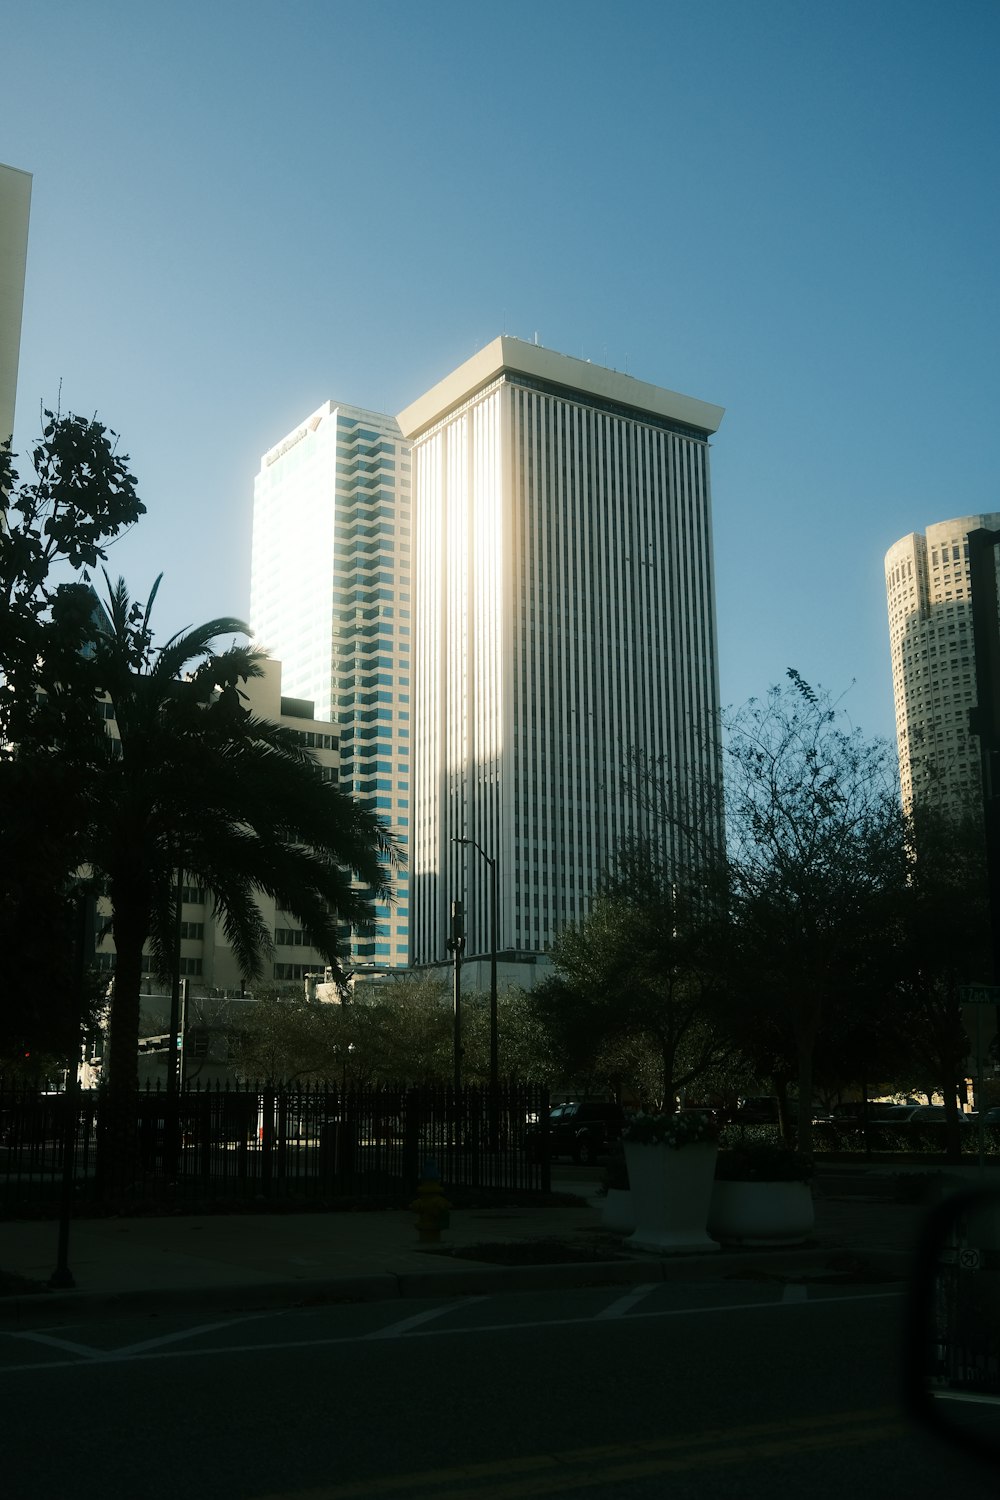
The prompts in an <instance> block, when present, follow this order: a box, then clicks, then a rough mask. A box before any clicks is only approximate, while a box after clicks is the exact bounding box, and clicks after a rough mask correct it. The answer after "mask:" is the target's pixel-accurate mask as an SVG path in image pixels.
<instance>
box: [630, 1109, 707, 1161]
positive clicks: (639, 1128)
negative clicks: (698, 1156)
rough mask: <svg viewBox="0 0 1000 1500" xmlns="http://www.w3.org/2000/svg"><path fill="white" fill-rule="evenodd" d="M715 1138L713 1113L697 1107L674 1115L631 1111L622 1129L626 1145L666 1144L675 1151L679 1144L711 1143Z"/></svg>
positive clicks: (696, 1144)
mask: <svg viewBox="0 0 1000 1500" xmlns="http://www.w3.org/2000/svg"><path fill="white" fill-rule="evenodd" d="M718 1139H719V1130H718V1126H717V1125H716V1123H715V1121H714V1119H713V1118H712V1116H711V1115H710V1114H709V1113H708V1112H707V1111H703V1110H697V1109H687V1110H682V1111H681V1112H680V1114H676V1115H643V1114H638V1115H633V1116H632V1118H631V1119H630V1120H629V1121H628V1124H627V1125H626V1126H625V1129H624V1130H623V1131H622V1140H623V1141H624V1142H625V1144H626V1145H629V1146H669V1147H670V1148H671V1150H674V1151H676V1150H679V1149H680V1147H681V1146H698V1145H704V1144H709V1145H713V1146H714V1145H715V1144H716V1142H717V1141H718Z"/></svg>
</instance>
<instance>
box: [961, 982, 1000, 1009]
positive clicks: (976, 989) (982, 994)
mask: <svg viewBox="0 0 1000 1500" xmlns="http://www.w3.org/2000/svg"><path fill="white" fill-rule="evenodd" d="M958 999H959V1003H960V1004H961V1005H1000V984H962V985H959V989H958Z"/></svg>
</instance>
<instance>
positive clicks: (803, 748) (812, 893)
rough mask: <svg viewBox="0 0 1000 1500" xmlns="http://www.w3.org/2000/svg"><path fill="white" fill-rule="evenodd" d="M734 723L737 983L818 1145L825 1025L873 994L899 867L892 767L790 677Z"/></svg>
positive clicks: (732, 874)
mask: <svg viewBox="0 0 1000 1500" xmlns="http://www.w3.org/2000/svg"><path fill="white" fill-rule="evenodd" d="M788 677H789V682H788V684H787V685H786V686H785V687H783V688H777V687H776V688H772V690H771V691H770V692H769V694H768V696H767V698H766V699H765V700H764V701H763V702H757V701H753V700H752V701H751V702H750V703H748V704H747V705H746V706H745V707H744V708H743V709H742V710H740V711H739V712H738V713H737V714H735V715H732V716H731V717H730V718H729V719H728V721H727V723H726V738H725V762H726V800H727V835H728V840H727V859H726V872H727V879H728V887H729V902H730V912H731V918H732V922H733V927H734V934H733V937H734V942H733V949H732V951H733V953H734V955H738V966H737V969H736V971H735V975H734V977H735V979H736V981H737V983H738V985H739V988H740V989H741V990H742V992H743V994H744V996H745V997H746V1002H747V1004H748V1005H749V1006H750V1009H751V1013H753V1011H755V1010H757V1011H759V1010H760V1009H761V1008H762V1006H763V1007H766V1009H767V1011H768V1012H769V1013H770V1015H771V1017H773V1019H774V1021H775V1022H776V1023H777V1028H778V1030H779V1033H780V1032H782V1031H783V1032H784V1033H785V1035H788V1036H790V1038H791V1042H792V1046H793V1048H794V1058H795V1068H796V1082H797V1085H798V1144H799V1147H800V1149H802V1150H804V1151H808V1150H809V1149H810V1148H811V1144H812V1102H813V1087H814V1082H815V1076H816V1069H815V1058H816V1053H817V1048H818V1046H819V1045H820V1044H821V1040H822V1037H823V1032H824V1027H825V1026H830V1027H831V1028H832V1027H836V1026H838V1025H839V1024H841V1021H842V1017H843V1015H844V1014H845V1011H846V1012H848V1013H851V1014H854V1015H857V1014H858V1013H859V1011H860V1009H861V1007H862V1006H863V1005H865V1004H866V1003H871V1002H872V1001H873V1000H874V998H875V997H874V994H873V985H872V979H873V976H872V970H871V958H872V955H873V953H875V952H876V949H877V944H878V943H879V941H880V938H881V936H882V933H883V932H884V927H885V923H886V920H887V918H888V911H889V905H888V903H889V899H890V894H891V892H892V891H893V889H894V883H895V880H896V876H897V872H898V860H899V849H900V841H901V813H900V809H899V802H898V796H897V792H896V785H895V777H894V768H893V762H892V759H891V756H890V752H889V748H888V746H886V745H885V744H884V743H883V742H882V741H879V740H868V739H866V738H865V737H864V736H863V735H862V734H861V732H860V731H859V730H857V729H856V728H854V727H853V726H852V725H850V724H849V722H848V721H847V720H846V716H845V715H844V714H843V713H842V712H841V711H839V710H838V708H837V706H836V705H835V704H834V703H833V702H832V701H831V699H830V698H829V695H827V694H825V693H822V692H817V691H815V690H814V689H813V688H812V687H810V685H809V684H808V683H807V682H805V681H804V679H803V678H802V677H801V676H800V675H799V674H798V673H797V672H795V671H794V670H790V671H789V673H788Z"/></svg>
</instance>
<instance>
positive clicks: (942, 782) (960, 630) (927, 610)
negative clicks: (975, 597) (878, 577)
mask: <svg viewBox="0 0 1000 1500" xmlns="http://www.w3.org/2000/svg"><path fill="white" fill-rule="evenodd" d="M980 527H982V528H984V529H985V530H987V531H997V530H1000V513H997V512H996V511H993V512H990V513H987V514H982V515H975V516H958V517H956V519H955V520H953V521H939V522H938V523H937V524H936V525H934V526H928V528H927V530H926V532H920V531H911V532H910V534H909V535H908V536H904V537H902V538H900V540H899V541H898V542H896V543H895V544H894V545H893V546H892V547H890V548H889V550H888V552H887V553H886V555H885V590H886V602H887V604H888V609H889V646H890V650H891V653H892V689H893V696H894V699H895V705H896V741H897V745H898V748H899V782H900V791H901V793H902V798H903V806H904V807H905V808H907V809H908V808H909V807H910V806H911V805H912V802H913V800H914V798H915V797H916V798H924V799H925V800H927V801H929V802H932V803H933V804H934V805H936V806H938V807H941V808H943V809H945V810H951V811H955V812H958V811H960V810H961V808H962V807H963V806H965V805H967V804H968V801H969V798H970V795H973V794H975V792H976V789H977V788H978V787H979V784H980V765H979V754H980V752H979V740H978V738H977V737H976V736H974V735H972V734H970V733H969V709H970V708H973V707H974V706H975V703H976V657H975V643H974V639H973V633H972V603H971V591H970V587H969V546H968V537H969V532H970V531H977V530H978V529H979V528H980Z"/></svg>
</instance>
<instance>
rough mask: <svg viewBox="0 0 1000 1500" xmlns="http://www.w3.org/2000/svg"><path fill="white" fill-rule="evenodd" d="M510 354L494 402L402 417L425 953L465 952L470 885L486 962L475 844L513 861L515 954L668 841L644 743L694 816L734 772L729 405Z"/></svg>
mask: <svg viewBox="0 0 1000 1500" xmlns="http://www.w3.org/2000/svg"><path fill="white" fill-rule="evenodd" d="M491 350H494V351H495V353H494V357H493V365H494V366H495V367H494V368H491V367H490V361H489V360H488V359H487V360H484V359H483V358H482V357H480V358H479V359H477V361H474V362H472V363H473V365H474V366H475V368H474V370H473V371H472V372H471V373H472V379H473V381H474V382H475V388H474V389H472V390H471V391H468V392H466V393H465V394H464V395H463V393H462V392H461V388H460V383H459V388H458V389H456V388H455V385H454V384H452V385H451V386H450V388H448V387H449V383H448V382H445V383H443V387H442V388H436V393H435V392H432V393H431V396H432V397H434V396H435V394H437V400H438V402H439V403H440V404H444V405H445V407H446V409H445V410H444V412H443V413H441V414H440V415H439V416H438V419H437V420H434V416H435V413H434V405H435V402H434V401H428V400H427V398H425V402H424V403H417V404H416V405H415V407H413V408H410V409H408V411H407V412H406V413H403V414H402V416H401V418H400V422H401V425H402V427H403V430H404V432H407V430H408V425H409V424H414V425H417V426H418V427H419V431H418V432H417V433H415V434H414V437H413V441H414V448H413V456H414V488H415V579H416V598H417V611H418V613H417V621H416V626H417V631H416V643H417V645H416V650H417V656H416V661H415V698H416V703H415V722H416V734H417V739H416V743H415V755H414V763H415V796H414V805H415V809H416V813H415V820H414V827H413V847H412V904H413V913H412V916H413V923H412V925H413V958H414V962H416V963H436V962H442V961H443V960H444V959H445V958H446V956H447V954H446V950H445V946H444V945H445V940H446V938H447V935H448V928H449V913H450V905H451V901H452V899H453V897H456V896H458V897H463V896H464V899H465V902H466V908H467V927H468V951H469V954H470V955H482V954H485V953H486V952H488V949H489V932H488V913H489V884H488V882H489V871H488V868H487V866H486V862H485V861H484V860H482V859H480V858H479V857H478V856H477V855H476V853H475V851H474V850H468V849H466V848H463V847H461V846H459V845H457V844H455V843H454V842H453V840H454V839H456V838H459V837H462V838H468V839H473V840H475V841H476V843H478V844H479V845H480V846H481V848H482V849H483V850H484V851H485V852H486V853H487V854H489V855H490V856H491V857H496V859H497V864H498V873H499V897H500V899H499V933H498V944H497V946H498V949H499V951H500V953H501V955H502V956H503V958H504V959H510V960H516V959H517V958H518V957H521V958H524V957H527V956H529V955H538V954H542V953H544V952H545V951H546V949H547V948H548V947H549V945H550V944H551V941H552V939H553V937H554V936H555V934H556V933H557V932H558V931H559V929H560V928H561V927H563V926H565V925H566V924H567V923H571V922H575V921H578V920H579V919H580V918H582V917H583V916H584V915H585V914H586V912H587V910H588V909H589V901H590V898H591V895H592V893H593V891H594V889H595V887H596V885H597V883H598V880H599V877H600V874H601V872H602V870H603V869H604V868H606V867H607V865H608V863H609V861H610V860H611V858H612V857H613V854H614V851H615V848H616V846H617V844H618V842H619V841H620V839H621V838H622V837H624V836H626V835H629V834H638V835H643V834H646V835H649V834H653V833H654V832H655V833H660V834H662V828H661V829H658V830H657V829H654V828H653V827H652V826H651V820H650V815H649V813H648V811H647V810H645V809H644V807H643V806H642V805H641V799H640V800H636V798H635V797H633V796H630V795H628V794H627V793H626V791H625V790H624V787H623V782H624V779H625V777H626V771H627V763H628V760H629V756H630V754H631V753H633V752H634V751H636V750H638V751H641V752H642V753H643V754H645V755H646V756H649V757H652V758H661V757H662V760H663V763H664V765H665V766H666V767H668V768H669V775H670V777H671V779H672V785H673V787H674V789H675V791H676V794H677V796H678V797H683V798H684V799H685V803H687V802H689V801H690V800H691V799H692V798H696V797H698V796H705V795H706V789H707V788H711V789H712V791H713V794H714V793H717V791H718V787H719V782H720V768H719V764H718V754H717V749H715V748H713V743H714V742H713V736H712V729H713V726H714V724H715V721H716V716H717V711H718V672H717V652H716V638H715V607H714V592H713V575H712V537H711V515H710V493H709V463H708V437H709V435H710V432H712V431H714V430H715V427H717V425H718V420H719V419H720V418H721V415H722V413H721V411H719V409H718V408H715V407H708V406H706V405H704V404H703V403H699V402H694V401H692V400H691V399H690V398H684V397H677V398H675V399H674V401H673V402H671V401H670V400H669V399H667V398H668V397H669V396H670V393H666V392H662V391H657V390H656V388H654V387H649V386H644V385H642V384H641V383H640V382H637V381H634V380H630V379H629V378H628V377H626V376H613V375H612V372H609V371H594V370H593V368H592V367H591V366H588V365H586V364H585V363H584V362H582V361H578V360H571V359H567V358H565V357H564V356H560V355H555V354H552V353H551V352H550V351H545V350H539V349H538V348H537V346H534V345H522V344H520V343H519V342H518V341H516V340H510V339H503V340H498V341H496V345H495V346H491ZM486 354H487V355H488V354H489V351H486ZM525 365H526V366H527V369H525V368H523V366H525ZM519 366H521V368H519ZM463 368H464V367H463ZM457 373H458V375H461V373H462V372H457ZM484 374H485V376H486V378H485V379H483V378H482V377H483V375H484ZM477 375H478V376H479V377H480V378H479V379H478V381H477V380H476V379H475V377H476V376H477ZM454 380H455V377H453V378H452V381H453V382H454ZM581 380H584V381H587V383H588V385H590V386H591V387H594V386H596V387H598V389H597V390H595V389H583V390H581V389H579V388H574V387H575V386H576V383H577V382H579V381H581ZM470 383H471V382H470ZM651 393H655V398H656V399H655V400H654V399H653V394H651ZM646 396H648V397H649V399H648V400H646V401H644V397H646ZM442 397H443V402H442V400H441V398H442ZM421 406H423V409H422V410H421V409H420V408H421ZM647 406H650V407H652V408H653V409H645V408H646V407H647ZM672 407H679V413H678V415H672V414H671V408H672ZM664 408H665V409H664ZM699 423H700V425H699ZM712 801H713V807H714V809H715V811H714V813H713V815H714V816H717V808H718V802H717V801H716V800H715V798H714V795H713V797H712ZM719 833H720V836H721V830H719Z"/></svg>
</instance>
